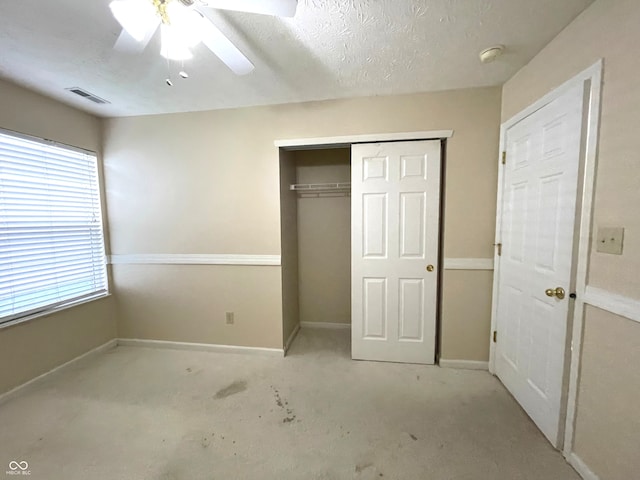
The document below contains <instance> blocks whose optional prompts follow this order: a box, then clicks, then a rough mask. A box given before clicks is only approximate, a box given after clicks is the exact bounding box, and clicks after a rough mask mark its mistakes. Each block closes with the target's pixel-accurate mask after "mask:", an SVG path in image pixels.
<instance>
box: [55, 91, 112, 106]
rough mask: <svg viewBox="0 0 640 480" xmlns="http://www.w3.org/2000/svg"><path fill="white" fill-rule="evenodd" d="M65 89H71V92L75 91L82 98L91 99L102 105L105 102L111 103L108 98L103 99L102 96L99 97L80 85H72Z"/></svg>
mask: <svg viewBox="0 0 640 480" xmlns="http://www.w3.org/2000/svg"><path fill="white" fill-rule="evenodd" d="M65 90H69V91H70V92H71V93H75V94H76V95H79V96H81V97H82V98H86V99H87V100H90V101H92V102H93V103H98V104H100V105H103V104H105V103H110V102H107V101H106V100H104V99H102V98H100V97H97V96H96V95H94V94H93V93H89V92H87V91H86V90H83V89H81V88H80V87H71V88H67V89H65Z"/></svg>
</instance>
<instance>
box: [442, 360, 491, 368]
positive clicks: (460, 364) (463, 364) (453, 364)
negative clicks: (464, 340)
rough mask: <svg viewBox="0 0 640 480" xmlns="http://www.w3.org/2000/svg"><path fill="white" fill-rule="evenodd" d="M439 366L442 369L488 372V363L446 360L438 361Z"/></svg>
mask: <svg viewBox="0 0 640 480" xmlns="http://www.w3.org/2000/svg"><path fill="white" fill-rule="evenodd" d="M440 366H441V367H443V368H463V369H466V370H489V362H480V361H477V360H446V359H444V358H441V359H440Z"/></svg>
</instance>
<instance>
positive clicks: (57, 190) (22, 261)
mask: <svg viewBox="0 0 640 480" xmlns="http://www.w3.org/2000/svg"><path fill="white" fill-rule="evenodd" d="M106 293H107V275H106V266H105V253H104V239H103V232H102V216H101V209H100V189H99V186H98V172H97V160H96V156H95V155H94V154H93V153H90V152H86V151H83V150H79V149H75V148H71V147H67V146H61V145H58V144H53V143H51V142H47V141H45V140H39V139H35V138H30V137H22V136H18V135H16V134H13V133H7V132H2V131H0V323H6V322H10V321H12V320H15V319H17V318H20V317H24V316H27V315H31V314H35V313H39V312H44V311H47V310H50V309H52V308H54V307H57V306H61V305H63V304H66V303H68V302H72V301H76V300H80V299H84V298H88V297H92V296H97V295H100V294H106Z"/></svg>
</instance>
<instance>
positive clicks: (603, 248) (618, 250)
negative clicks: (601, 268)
mask: <svg viewBox="0 0 640 480" xmlns="http://www.w3.org/2000/svg"><path fill="white" fill-rule="evenodd" d="M623 238H624V228H622V227H615V228H598V239H597V245H596V251H598V252H600V253H611V254H613V255H622V240H623Z"/></svg>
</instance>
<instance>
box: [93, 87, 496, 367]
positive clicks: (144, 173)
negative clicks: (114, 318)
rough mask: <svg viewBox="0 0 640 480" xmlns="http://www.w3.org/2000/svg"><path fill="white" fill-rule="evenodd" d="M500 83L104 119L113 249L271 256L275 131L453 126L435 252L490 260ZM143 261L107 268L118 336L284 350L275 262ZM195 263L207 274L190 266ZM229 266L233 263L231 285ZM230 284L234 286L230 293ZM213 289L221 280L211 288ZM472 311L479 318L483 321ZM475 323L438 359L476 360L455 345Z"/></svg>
mask: <svg viewBox="0 0 640 480" xmlns="http://www.w3.org/2000/svg"><path fill="white" fill-rule="evenodd" d="M500 93H501V92H500V88H478V89H468V90H458V91H446V92H436V93H428V94H417V95H402V96H393V97H370V98H354V99H345V100H335V101H326V102H312V103H304V104H290V105H279V106H269V107H255V108H245V109H236V110H221V111H209V112H198V113H185V114H174V115H158V116H148V117H131V118H118V119H111V120H107V121H106V122H105V130H104V157H105V177H106V185H107V198H108V204H109V220H110V229H111V247H112V251H113V253H114V254H133V253H139V254H144V253H168V254H170V253H204V254H206V253H209V254H211V253H216V254H221V253H237V254H271V255H278V254H280V253H281V233H282V232H281V228H280V201H279V200H280V172H279V166H280V165H279V155H278V149H277V148H276V147H275V146H274V144H273V142H274V140H276V139H285V138H309V137H319V136H335V135H350V134H371V133H381V132H405V131H416V130H442V129H454V130H455V134H454V137H453V138H452V139H451V140H450V141H449V145H448V157H447V165H448V167H447V180H446V181H447V193H446V212H445V218H444V224H445V226H444V228H445V241H444V253H445V256H449V257H487V258H488V257H491V256H492V255H493V249H492V246H491V244H492V243H493V242H492V240H493V232H494V221H495V195H496V182H497V180H496V179H497V168H496V165H495V159H496V158H497V145H498V125H499V117H500ZM149 268H150V267H149V266H145V265H114V267H113V269H114V275H115V287H116V292H115V293H116V298H117V311H118V320H119V328H120V335H122V336H135V337H140V338H159V336H160V334H162V336H163V338H173V339H176V340H177V339H179V338H180V339H185V338H190V339H194V341H196V339H200V341H205V340H206V341H211V342H213V343H233V344H236V345H254V346H257V345H259V346H265V347H274V346H279V347H281V346H282V339H283V338H282V337H283V336H284V332H283V329H282V321H283V319H282V302H281V296H282V289H281V281H282V279H281V275H280V268H278V267H268V266H265V267H252V268H245V267H229V268H225V269H221V268H219V267H215V266H202V267H200V266H184V267H183V268H180V269H177V268H176V267H175V266H161V265H158V266H154V267H153V268H154V269H153V272H150V271H149ZM195 269H202V270H204V271H206V272H207V273H206V274H201V273H198V274H194V273H192V270H195ZM231 271H233V272H238V273H236V274H235V275H236V277H235V279H236V280H233V281H231V282H228V281H227V280H225V279H226V278H227V274H228V272H231ZM460 275H464V273H461V274H460ZM470 275H474V273H473V272H471V273H470ZM236 281H237V282H241V283H242V290H241V291H240V292H237V291H236V290H235V287H234V286H235V285H236V283H235V282H236ZM200 282H207V283H205V284H201V283H200ZM463 282H464V280H463ZM158 283H160V284H161V285H159V284H158ZM218 285H226V286H227V287H228V288H226V289H225V290H224V291H219V290H217V286H218ZM232 287H233V288H232ZM265 288H266V289H267V291H268V293H269V295H268V296H267V295H265ZM445 288H447V286H446V285H445ZM452 288H458V287H457V285H452ZM168 292H170V295H169V294H168ZM195 292H197V294H196V293H195ZM199 294H202V295H208V297H209V298H208V300H207V302H206V304H205V303H203V302H202V301H201V300H197V297H198V295H199ZM168 295H169V297H168V298H167V296H168ZM455 297H456V296H455V293H452V298H455ZM240 299H243V301H245V302H246V301H250V302H252V304H253V306H252V310H251V312H249V313H248V315H249V316H248V317H246V318H243V319H242V320H237V321H236V326H235V328H240V325H241V322H246V325H243V327H242V328H243V331H242V334H240V333H233V334H232V333H231V332H232V331H233V328H234V327H232V328H231V329H229V328H226V326H225V325H223V323H224V311H227V310H233V308H236V307H233V308H232V306H233V305H232V304H233V303H234V302H235V301H236V300H237V301H239V300H240ZM456 301H458V300H456ZM189 302H193V303H189ZM173 303H175V304H178V305H190V306H189V309H188V310H187V312H186V313H183V314H179V312H180V311H181V310H179V309H176V308H169V307H170V306H171V305H172V304H173ZM158 305H163V306H166V307H167V308H159V307H158ZM466 305H467V310H466V312H460V313H459V315H460V317H459V320H458V321H459V322H462V323H464V322H465V321H467V322H474V323H475V322H477V321H478V320H477V313H476V311H475V308H474V307H473V305H471V304H468V303H467V304H466ZM237 308H240V307H237ZM465 319H466V320H465ZM446 321H447V319H446V318H445V319H444V322H446ZM482 321H484V322H485V325H488V318H485V319H483V320H482ZM486 329H487V331H486V332H483V334H482V335H481V336H478V338H470V337H469V336H468V335H466V336H464V337H461V338H457V339H447V342H446V343H445V345H448V346H450V347H451V348H452V352H453V351H455V352H457V353H456V354H457V355H459V356H458V357H454V356H453V355H447V354H448V352H447V351H446V350H445V351H444V352H443V355H444V357H445V358H462V359H466V358H467V353H468V354H469V355H471V356H476V355H477V354H476V353H475V350H474V351H473V352H471V351H470V352H467V351H466V349H465V347H464V346H465V345H468V344H470V343H472V344H475V343H477V342H479V343H482V344H485V343H486V342H487V338H488V336H489V332H488V327H486ZM212 332H215V334H214V333H212ZM223 332H224V334H223ZM265 332H273V335H270V334H269V335H267V334H266V333H265ZM218 335H220V336H218ZM484 360H486V357H485V358H484Z"/></svg>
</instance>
